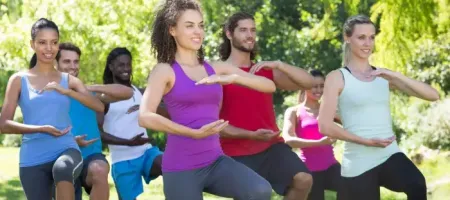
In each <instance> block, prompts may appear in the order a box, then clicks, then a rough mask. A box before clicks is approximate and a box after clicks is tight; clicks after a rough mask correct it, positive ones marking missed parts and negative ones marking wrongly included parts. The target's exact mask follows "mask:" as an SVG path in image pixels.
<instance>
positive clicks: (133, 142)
mask: <svg viewBox="0 0 450 200" xmlns="http://www.w3.org/2000/svg"><path fill="white" fill-rule="evenodd" d="M144 134H145V133H141V134H139V135H136V136H134V137H133V138H131V139H130V140H129V143H128V146H140V145H143V144H147V143H149V142H150V141H151V138H144V137H142V136H144Z"/></svg>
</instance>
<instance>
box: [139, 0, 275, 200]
mask: <svg viewBox="0 0 450 200" xmlns="http://www.w3.org/2000/svg"><path fill="white" fill-rule="evenodd" d="M203 39H204V29H203V17H202V13H201V11H200V8H199V5H198V4H197V3H196V2H195V1H166V3H165V4H164V5H163V8H162V9H160V10H159V11H158V12H157V15H156V17H155V21H154V25H153V32H152V39H151V40H152V47H153V49H154V50H155V52H156V57H157V60H158V64H157V65H156V66H155V67H154V68H153V69H152V72H151V74H150V77H149V79H148V85H147V88H146V90H145V92H144V95H143V98H142V100H141V101H142V103H141V108H140V115H139V124H140V125H141V126H143V127H145V128H150V129H153V130H158V131H162V132H166V133H168V139H167V145H166V150H165V152H164V156H163V163H162V171H163V180H164V194H165V197H166V199H167V200H179V199H186V200H200V199H203V197H202V196H203V193H202V192H204V191H205V192H208V193H212V194H215V195H218V196H223V197H228V198H233V199H237V200H269V199H270V197H271V191H272V190H271V186H270V184H269V183H268V182H267V181H266V180H265V179H263V178H262V177H261V176H259V175H258V174H256V173H255V172H254V171H252V170H251V169H250V168H248V167H246V166H245V165H243V164H240V163H238V162H236V161H234V160H233V159H231V158H230V157H227V156H225V155H224V154H223V151H222V149H221V146H220V142H219V135H218V133H219V132H220V131H221V130H222V129H223V128H225V126H227V124H228V122H226V121H223V120H219V110H220V105H221V101H222V87H221V85H220V84H231V83H235V84H241V85H245V86H247V87H250V88H253V89H255V90H258V91H262V92H274V91H275V84H274V83H273V82H272V81H270V80H269V79H266V78H264V77H259V76H255V75H252V74H250V73H246V72H244V71H242V70H240V69H238V68H237V67H233V66H232V65H231V64H228V63H224V62H212V63H207V62H205V61H204V59H203V51H202V48H201V46H202V42H203ZM162 99H163V100H164V103H165V106H166V108H167V111H168V112H169V116H170V119H167V118H164V117H163V116H161V115H159V114H157V112H156V109H157V107H158V105H159V103H160V101H161V100H162Z"/></svg>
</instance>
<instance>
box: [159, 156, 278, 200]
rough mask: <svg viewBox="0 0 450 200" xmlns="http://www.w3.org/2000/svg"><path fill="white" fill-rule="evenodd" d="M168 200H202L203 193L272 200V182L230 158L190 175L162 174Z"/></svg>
mask: <svg viewBox="0 0 450 200" xmlns="http://www.w3.org/2000/svg"><path fill="white" fill-rule="evenodd" d="M163 181H164V195H165V196H166V200H202V199H203V191H204V192H208V193H211V194H214V195H217V196H222V197H227V198H233V199H235V200H270V197H271V194H272V187H271V186H270V184H269V182H267V181H266V180H265V179H264V178H262V177H261V176H259V175H258V174H257V173H256V172H254V171H253V170H251V169H250V168H248V167H246V166H245V165H243V164H241V163H239V162H236V161H235V160H233V159H232V158H230V157H228V156H221V157H220V158H219V159H217V160H216V161H215V162H214V163H213V164H211V165H209V166H207V167H204V168H200V169H194V170H189V171H182V172H168V173H163Z"/></svg>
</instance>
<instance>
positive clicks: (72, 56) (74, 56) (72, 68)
mask: <svg viewBox="0 0 450 200" xmlns="http://www.w3.org/2000/svg"><path fill="white" fill-rule="evenodd" d="M79 63H80V55H78V53H77V52H75V51H70V50H61V51H60V58H59V60H58V70H59V71H62V72H66V73H69V74H70V75H72V76H75V77H78V73H79V70H80V65H79Z"/></svg>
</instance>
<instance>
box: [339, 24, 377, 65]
mask: <svg viewBox="0 0 450 200" xmlns="http://www.w3.org/2000/svg"><path fill="white" fill-rule="evenodd" d="M345 40H346V41H348V43H349V44H350V49H351V51H352V56H356V57H358V58H361V59H368V58H369V56H370V55H371V54H372V50H373V47H374V44H375V27H374V26H373V25H372V24H357V25H355V27H354V29H353V34H352V36H351V37H346V38H345Z"/></svg>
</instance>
